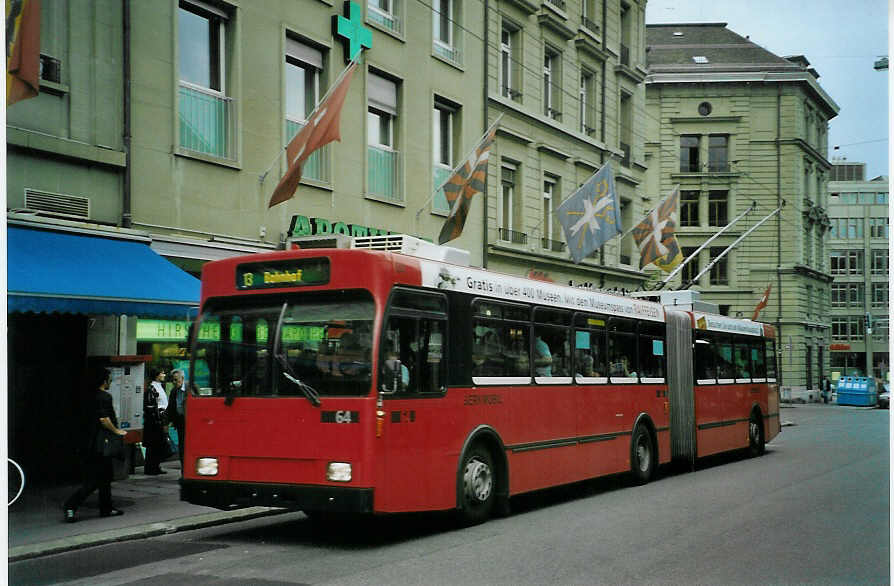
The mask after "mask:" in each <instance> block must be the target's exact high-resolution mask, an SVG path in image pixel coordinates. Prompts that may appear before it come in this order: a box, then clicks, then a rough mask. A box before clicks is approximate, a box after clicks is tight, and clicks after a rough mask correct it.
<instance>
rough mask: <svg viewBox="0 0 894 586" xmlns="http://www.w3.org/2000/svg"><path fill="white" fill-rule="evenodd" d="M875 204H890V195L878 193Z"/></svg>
mask: <svg viewBox="0 0 894 586" xmlns="http://www.w3.org/2000/svg"><path fill="white" fill-rule="evenodd" d="M875 203H883V204H887V203H888V194H887V193H882V192H879V193H876V194H875Z"/></svg>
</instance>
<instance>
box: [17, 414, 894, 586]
mask: <svg viewBox="0 0 894 586" xmlns="http://www.w3.org/2000/svg"><path fill="white" fill-rule="evenodd" d="M782 420H783V422H786V421H790V422H791V423H793V424H794V425H793V426H789V427H785V428H784V429H783V433H782V434H781V435H780V436H779V437H778V438H777V439H776V440H775V441H774V442H772V443H771V444H769V445H768V449H767V453H766V455H765V456H763V457H761V458H757V459H753V460H749V459H744V458H741V457H736V458H721V459H712V460H710V461H706V462H702V463H701V466H700V469H699V470H698V471H697V472H696V473H694V474H677V473H673V472H670V471H663V473H662V476H661V478H660V479H659V480H658V481H656V482H653V483H651V484H649V485H646V486H643V487H634V486H630V485H629V483H627V482H626V481H625V480H621V479H608V480H600V481H597V482H591V483H586V484H584V485H582V486H575V487H571V488H563V489H560V490H553V491H548V492H546V493H542V494H538V495H534V496H525V497H523V498H518V499H515V500H514V501H513V515H511V516H510V517H508V518H505V519H497V520H493V521H491V522H489V523H486V524H484V525H481V526H477V527H473V528H468V529H456V528H455V527H454V526H453V525H452V524H451V522H450V520H449V518H448V517H446V516H443V515H409V516H401V517H396V518H390V519H386V520H380V521H376V522H371V523H363V524H360V525H355V526H350V527H348V528H347V529H341V530H333V531H323V530H321V529H320V528H315V527H313V526H312V525H311V523H310V521H309V520H308V519H306V518H305V517H304V515H302V514H301V513H293V514H288V515H280V516H275V517H268V518H260V519H254V520H250V521H244V522H240V523H233V524H228V525H223V526H218V527H211V528H207V529H200V530H195V531H185V532H182V533H177V534H173V535H168V536H162V537H154V538H149V539H142V540H137V541H131V542H127V543H118V544H110V545H105V546H100V547H94V548H90V549H85V550H80V551H73V552H69V553H63V554H58V555H54V556H47V557H42V558H37V559H30V560H24V561H20V562H15V563H12V564H10V565H9V571H10V574H9V575H10V582H11V583H13V584H38V583H57V582H64V581H70V582H71V583H76V584H143V583H145V584H150V583H151V584H167V583H183V582H188V583H190V584H193V585H200V584H246V583H251V584H298V583H301V584H327V583H331V584H420V583H425V584H481V583H488V584H553V583H561V584H591V583H605V584H634V583H636V584H644V583H657V584H694V583H700V584H730V583H741V584H779V583H814V584H836V583H838V584H844V583H847V584H853V583H863V584H865V583H878V584H887V583H889V559H890V549H889V500H888V495H889V474H890V466H889V450H888V444H889V413H888V411H882V410H872V409H860V408H851V407H838V406H826V405H798V406H795V407H792V408H786V409H783V411H782Z"/></svg>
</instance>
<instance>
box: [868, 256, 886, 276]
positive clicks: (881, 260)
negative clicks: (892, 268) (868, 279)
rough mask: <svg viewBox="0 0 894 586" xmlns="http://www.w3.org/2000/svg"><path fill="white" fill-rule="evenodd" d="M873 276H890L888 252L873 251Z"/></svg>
mask: <svg viewBox="0 0 894 586" xmlns="http://www.w3.org/2000/svg"><path fill="white" fill-rule="evenodd" d="M872 274H873V275H887V274H888V251H887V250H873V251H872Z"/></svg>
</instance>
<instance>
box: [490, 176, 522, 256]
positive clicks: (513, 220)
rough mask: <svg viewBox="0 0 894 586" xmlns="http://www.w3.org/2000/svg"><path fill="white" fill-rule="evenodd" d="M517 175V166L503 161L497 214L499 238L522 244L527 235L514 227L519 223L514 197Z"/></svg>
mask: <svg viewBox="0 0 894 586" xmlns="http://www.w3.org/2000/svg"><path fill="white" fill-rule="evenodd" d="M517 176H519V168H518V166H517V165H515V164H513V163H508V162H505V161H504V162H503V164H502V166H501V167H500V200H499V206H498V208H497V214H498V216H499V219H500V221H499V232H500V240H504V241H506V242H514V243H516V244H524V243H526V242H527V235H525V234H524V233H522V232H519V231H516V227H517V226H518V225H519V224H520V223H521V222H520V218H518V213H519V211H518V208H519V207H520V206H519V202H518V201H517V199H516V197H515V187H516V177H517Z"/></svg>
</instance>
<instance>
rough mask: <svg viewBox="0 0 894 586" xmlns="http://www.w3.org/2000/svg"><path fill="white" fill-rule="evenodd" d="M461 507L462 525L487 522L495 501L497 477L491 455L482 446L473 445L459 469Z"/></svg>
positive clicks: (478, 444)
mask: <svg viewBox="0 0 894 586" xmlns="http://www.w3.org/2000/svg"><path fill="white" fill-rule="evenodd" d="M460 472H461V478H460V480H461V481H462V506H461V507H460V510H459V515H460V520H461V522H462V523H463V524H464V525H467V526H468V525H477V524H479V523H483V522H485V521H487V519H488V518H489V517H490V515H491V511H492V510H493V507H494V502H495V501H496V499H497V477H496V469H495V468H494V461H493V457H492V456H491V453H490V451H489V450H487V448H485V447H484V446H483V445H482V444H480V443H476V444H475V445H473V446H472V447H471V448H470V449H469V450H468V451H467V452H466V455H465V457H464V458H463V463H462V467H461V468H460Z"/></svg>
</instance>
